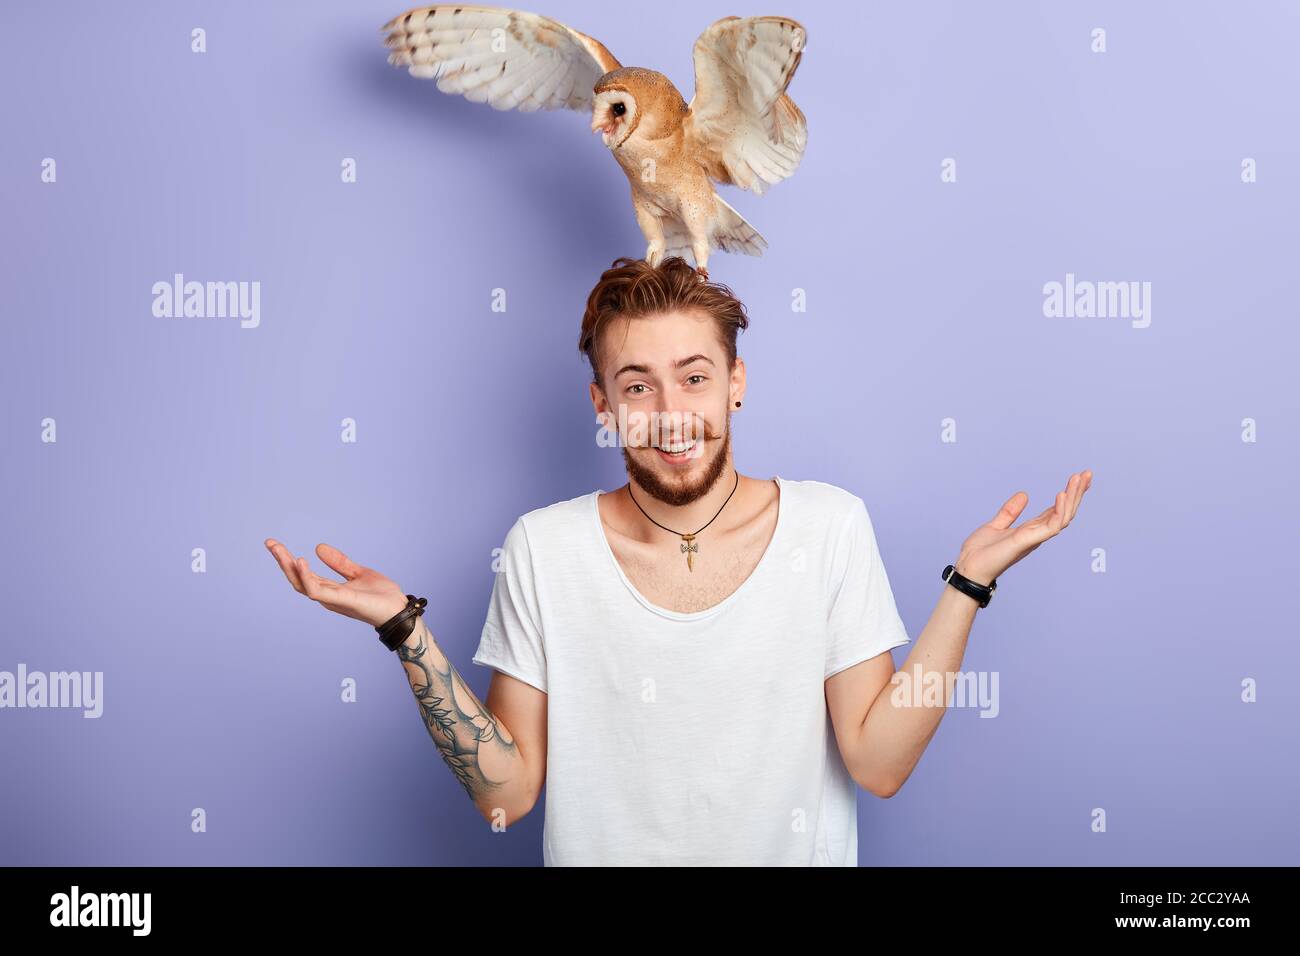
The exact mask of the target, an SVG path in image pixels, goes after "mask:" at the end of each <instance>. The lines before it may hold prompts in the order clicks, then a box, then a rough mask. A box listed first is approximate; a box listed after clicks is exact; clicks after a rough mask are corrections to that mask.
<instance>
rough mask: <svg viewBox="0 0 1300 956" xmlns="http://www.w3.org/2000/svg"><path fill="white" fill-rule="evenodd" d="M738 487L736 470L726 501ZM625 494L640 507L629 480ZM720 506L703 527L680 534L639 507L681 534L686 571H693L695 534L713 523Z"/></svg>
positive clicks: (642, 509) (723, 505)
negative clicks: (692, 560)
mask: <svg viewBox="0 0 1300 956" xmlns="http://www.w3.org/2000/svg"><path fill="white" fill-rule="evenodd" d="M739 487H740V472H736V483H735V484H734V485H733V486H732V488H731V494H729V495H727V501H730V500H731V495H734V494H735V493H736V489H737V488H739ZM627 495H628V497H629V498H631V499H632V504H634V505H636V506H637V507H638V508H641V504H640V502H638V501H637V500H636V495H634V494H632V483H631V482H628V485H627ZM727 501H724V502H723V503H722V508H725V507H727ZM722 508H719V509H718V511H717V514H715V515H714V516H713V518H710V519H709V520H708V521H706V522H705V523H704V527H703V528H700V529H699V530H698V531H696V532H694V534H682V533H681V532H680V531H673V529H672V528H664V526H663V525H661V524H659V522H658V521H655V519H654V518H650V516H649V515H646V514H645V509H644V508H641V513H642V514H643V515H645V516H646V517H647V518H650V520H651V521H652V522H654V523H655V524H658V525H659V527H661V528H663V529H664V530H665V531H672V533H673V534H676V535H681V539H682V551H683V552H685V554H686V570H687V571H694V570H695V568H694V567H693V566H692V563H691V556H692V555H693V554H696V553H698V552H699V550H700V546H699V545H698V544H696V543H695V535H697V534H699V533H700V531H703V530H704V528H707V527H708V526H709V525H711V524H713V519H714V518H716V517H717V516H718V515H720V514H722Z"/></svg>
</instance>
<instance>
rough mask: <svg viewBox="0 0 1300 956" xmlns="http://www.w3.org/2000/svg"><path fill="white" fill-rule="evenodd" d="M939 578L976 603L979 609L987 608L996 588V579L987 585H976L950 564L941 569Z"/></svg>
mask: <svg viewBox="0 0 1300 956" xmlns="http://www.w3.org/2000/svg"><path fill="white" fill-rule="evenodd" d="M940 576H941V577H942V578H943V579H944V580H945V581H947V582H948V583H949V584H951V585H952V586H953V587H955V588H956V589H957V590H958V591H960V592H961V593H962V594H965V595H967V596H968V597H972V598H974V599H975V600H976V601H978V602H979V606H980V607H988V606H989V600H990V599H991V598H992V597H993V592H994V591H996V590H997V587H998V579H997V578H994V579H993V580H992V581H990V582H989V583H988V584H987V585H983V584H976V583H975V582H974V581H972V580H971V579H970V578H968V577H966V576H965V575H963V574H961V573H960V572H958V570H957V568H956V567H954V566H953V565H951V564H950V565H948V566H947V567H946V568H944V569H943V574H942V575H940Z"/></svg>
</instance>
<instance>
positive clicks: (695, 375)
mask: <svg viewBox="0 0 1300 956" xmlns="http://www.w3.org/2000/svg"><path fill="white" fill-rule="evenodd" d="M692 378H698V379H700V380H701V381H706V379H705V378H704V376H703V375H701V374H700V373H699V372H696V373H695V374H694V375H692V376H690V378H688V379H687V381H688V382H689V381H690V380H691V379H692Z"/></svg>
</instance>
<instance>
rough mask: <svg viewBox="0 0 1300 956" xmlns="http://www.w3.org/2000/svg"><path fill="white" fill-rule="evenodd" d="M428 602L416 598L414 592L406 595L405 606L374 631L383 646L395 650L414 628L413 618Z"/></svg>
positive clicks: (421, 612)
mask: <svg viewBox="0 0 1300 956" xmlns="http://www.w3.org/2000/svg"><path fill="white" fill-rule="evenodd" d="M428 603H429V602H428V601H427V600H425V599H424V598H417V597H416V596H415V595H414V594H408V595H407V596H406V607H404V608H402V609H401V610H400V611H398V612H397V613H396V614H394V615H393V616H392V617H390V618H389V619H388V620H387V621H385V622H384V623H383V624H380V625H379V626H378V627H377V628H375V630H376V631H378V632H379V640H380V641H382V642H383V645H384V647H386V648H388V649H389V650H390V651H395V650H397V649H398V648H399V647H401V646H402V644H403V643H404V642H405V641H406V639H407V638H408V637H410V636H411V632H412V631H413V630H415V619H416V618H417V617H419V616H420V615H421V614H423V613H424V607H425V605H426V604H428Z"/></svg>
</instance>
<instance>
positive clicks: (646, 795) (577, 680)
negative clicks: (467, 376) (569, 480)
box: [473, 476, 910, 866]
mask: <svg viewBox="0 0 1300 956" xmlns="http://www.w3.org/2000/svg"><path fill="white" fill-rule="evenodd" d="M776 481H777V483H778V486H779V488H780V501H779V508H778V513H777V523H776V530H775V531H774V532H773V535H772V539H771V541H770V542H769V543H768V547H767V550H766V551H765V552H764V554H763V556H762V558H761V560H760V561H759V563H758V565H757V566H756V567H755V568H754V570H753V572H752V573H751V574H750V576H749V577H748V578H746V579H745V581H744V582H743V583H742V584H741V585H740V587H739V588H738V589H737V590H736V591H734V592H732V594H730V595H729V596H728V597H727V598H725V599H724V600H723V601H722V602H721V603H719V604H716V605H714V606H713V607H711V608H709V609H707V610H704V611H696V612H691V613H683V612H680V611H673V610H669V609H667V608H663V607H659V606H658V605H655V604H653V603H651V602H650V601H649V600H647V599H646V598H645V597H644V596H643V595H642V594H641V593H640V592H639V591H637V590H636V588H635V587H633V585H632V582H631V581H630V580H629V579H628V577H627V575H626V574H625V573H624V572H623V569H622V567H621V566H620V565H619V563H618V560H617V559H616V558H615V556H614V552H613V551H612V550H611V548H610V546H609V542H608V540H607V539H606V537H605V532H604V528H603V527H602V525H601V523H600V513H599V511H598V510H597V506H596V498H597V496H598V495H599V494H601V493H603V489H599V490H597V491H594V492H591V493H590V494H586V495H582V496H580V497H577V498H571V499H569V500H568V501H560V502H557V503H555V504H553V505H549V506H546V507H543V508H538V509H536V510H534V511H530V512H528V513H527V514H525V515H522V516H521V517H520V518H519V519H518V520H516V522H515V523H514V525H513V526H512V527H511V528H510V531H509V532H508V534H507V535H506V539H505V543H504V547H503V549H502V554H501V561H500V563H499V564H498V567H499V568H500V570H499V571H498V572H497V575H496V578H495V580H494V582H493V586H492V597H491V600H490V602H489V607H488V614H487V621H486V622H485V623H484V625H483V633H482V637H481V639H480V642H479V647H478V651H477V652H476V653H475V655H474V658H473V660H474V662H475V663H476V664H482V665H485V666H489V667H494V668H496V669H498V670H500V671H503V672H505V673H506V674H510V675H511V676H513V677H516V678H518V679H519V680H522V681H525V682H527V683H529V684H531V685H533V686H534V687H536V688H538V689H539V690H543V691H545V692H546V693H547V695H548V700H547V757H546V763H547V767H546V791H545V822H544V826H543V831H544V837H543V854H542V856H543V862H544V864H545V865H546V866H569V865H585V866H622V865H629V866H637V865H647V866H655V865H682V866H692V865H705V866H715V865H717V866H721V865H732V866H750V865H754V866H757V865H778V866H781V865H799V866H807V865H811V866H857V864H858V848H857V791H858V787H857V784H856V783H854V781H853V778H852V777H850V776H849V774H848V771H847V770H846V769H845V767H844V763H843V761H842V760H841V758H840V755H839V750H838V749H837V746H836V742H835V732H834V728H833V726H832V724H831V720H830V715H829V713H828V711H827V709H826V696H825V687H824V683H825V681H826V679H827V678H828V677H830V676H831V675H832V674H835V673H836V672H838V671H841V670H843V669H845V668H846V667H850V666H852V665H853V664H857V663H859V662H860V661H864V660H867V659H868V658H871V657H875V656H876V655H877V654H880V653H883V652H884V651H887V650H889V649H890V648H893V647H899V646H900V645H904V644H908V643H910V638H909V637H908V635H907V631H906V629H905V628H904V626H903V621H902V619H901V618H900V617H899V614H898V610H897V608H896V607H895V604H894V596H893V592H892V591H891V589H890V586H889V578H888V576H887V575H886V573H885V566H884V564H883V562H882V561H881V557H880V553H879V551H878V549H877V547H876V538H875V533H874V531H873V529H872V524H871V519H870V517H869V516H868V514H867V509H866V505H865V504H864V503H863V501H862V499H861V498H859V497H858V496H857V495H854V494H852V493H851V492H849V491H846V490H845V489H843V488H840V487H838V486H836V485H831V484H827V483H826V482H821V481H812V480H805V481H797V480H792V479H787V478H781V477H779V476H778V477H777V478H776ZM678 544H680V542H677V541H675V539H671V538H669V537H668V534H667V533H666V532H665V534H664V548H665V551H669V550H676V545H678ZM700 544H702V545H703V546H704V548H702V549H701V551H702V552H704V549H706V548H707V547H708V542H707V538H706V539H705V540H702V541H701V542H700ZM682 560H685V559H684V558H683V559H682ZM697 560H703V561H707V560H709V556H708V554H707V553H701V554H700V556H699V558H697ZM863 703H864V706H865V703H866V702H865V701H864V702H863Z"/></svg>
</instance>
